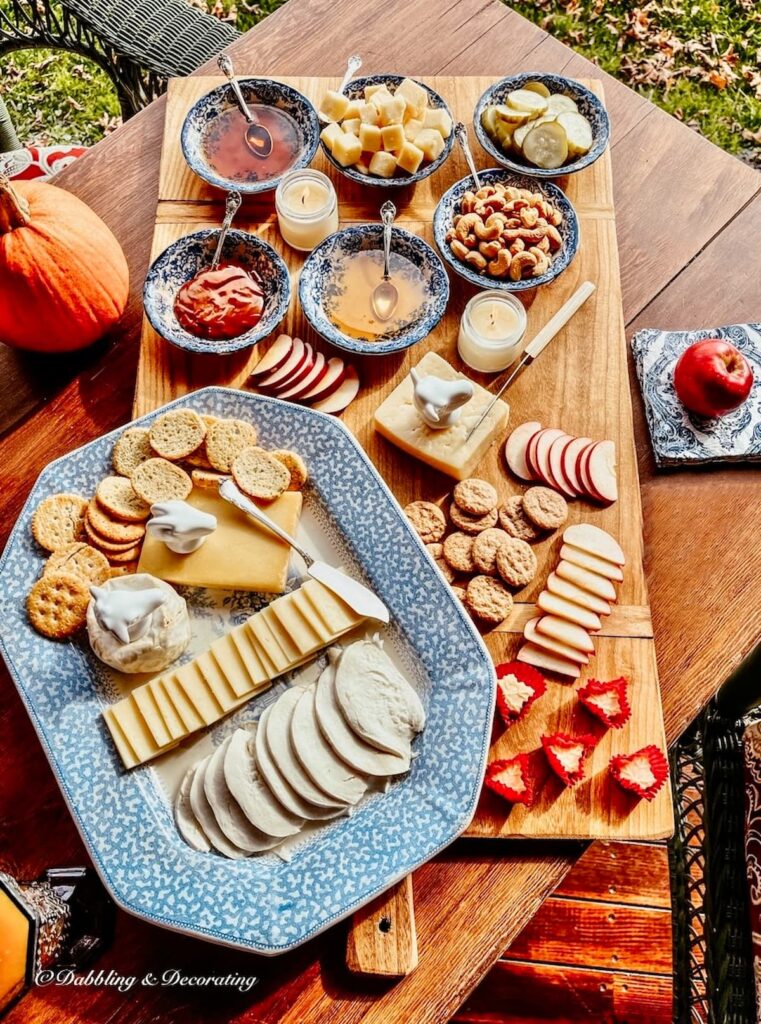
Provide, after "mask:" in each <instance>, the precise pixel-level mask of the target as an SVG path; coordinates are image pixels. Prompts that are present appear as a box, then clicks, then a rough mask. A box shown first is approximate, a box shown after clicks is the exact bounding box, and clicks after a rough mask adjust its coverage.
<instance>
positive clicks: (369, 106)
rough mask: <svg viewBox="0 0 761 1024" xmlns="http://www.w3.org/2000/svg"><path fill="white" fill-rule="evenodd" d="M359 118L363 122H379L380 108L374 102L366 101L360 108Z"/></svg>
mask: <svg viewBox="0 0 761 1024" xmlns="http://www.w3.org/2000/svg"><path fill="white" fill-rule="evenodd" d="M359 119H360V121H361V122H362V124H378V108H377V107H376V106H375V104H374V103H365V104H363V106H361V107H360V108H359Z"/></svg>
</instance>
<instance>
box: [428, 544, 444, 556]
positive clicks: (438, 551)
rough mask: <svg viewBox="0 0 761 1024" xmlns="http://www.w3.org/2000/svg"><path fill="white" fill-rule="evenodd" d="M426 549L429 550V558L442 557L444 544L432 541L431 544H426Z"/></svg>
mask: <svg viewBox="0 0 761 1024" xmlns="http://www.w3.org/2000/svg"><path fill="white" fill-rule="evenodd" d="M426 550H427V551H429V552H430V554H431V558H443V557H444V545H443V544H440V543H439V542H438V541H434V542H433V543H431V544H426Z"/></svg>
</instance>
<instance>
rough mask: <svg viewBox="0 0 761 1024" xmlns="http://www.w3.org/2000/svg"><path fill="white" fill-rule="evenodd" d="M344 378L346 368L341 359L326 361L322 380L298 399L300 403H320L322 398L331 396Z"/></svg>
mask: <svg viewBox="0 0 761 1024" xmlns="http://www.w3.org/2000/svg"><path fill="white" fill-rule="evenodd" d="M345 376H346V366H345V364H344V361H343V359H339V357H338V356H333V357H332V358H331V359H329V360H328V363H327V366H326V367H325V373H324V374H323V376H322V378H321V379H320V380H319V381H318V382H317V384H315V385H314V387H312V388H310V389H309V391H307V392H306V394H303V395H302V396H301V398H300V399H299V401H300V402H307V403H309V402H320V401H322V399H323V398H327V397H328V395H332V394H333V392H334V391H336V390H338V388H340V387H341V384H342V382H343V379H344V377H345Z"/></svg>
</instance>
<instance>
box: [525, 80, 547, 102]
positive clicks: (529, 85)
mask: <svg viewBox="0 0 761 1024" xmlns="http://www.w3.org/2000/svg"><path fill="white" fill-rule="evenodd" d="M521 88H522V89H526V90H528V92H535V93H537V94H538V95H539V96H544V98H545V99H547V100H548V99H549V98H550V96H551V95H552V93H551V92H550V90H549V89H548V88H547V86H546V85H545V84H544V82H526V84H525V85H522V86H521Z"/></svg>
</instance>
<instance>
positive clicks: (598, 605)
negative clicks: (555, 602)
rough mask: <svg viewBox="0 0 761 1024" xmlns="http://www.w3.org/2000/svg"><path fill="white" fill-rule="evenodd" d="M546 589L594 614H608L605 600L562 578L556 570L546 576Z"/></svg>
mask: <svg viewBox="0 0 761 1024" xmlns="http://www.w3.org/2000/svg"><path fill="white" fill-rule="evenodd" d="M577 568H578V566H577ZM611 585H612V584H611ZM547 589H548V590H549V592H550V593H551V594H557V596H558V597H564V598H565V599H566V601H573V602H574V604H580V605H581V607H582V608H588V609H589V611H590V612H594V613H595V614H596V615H610V605H609V604H608V602H607V601H603V599H602V598H601V597H597V596H596V595H595V594H590V593H589V591H588V590H584V588H583V587H580V586H578V585H577V584H576V583H571V581H570V580H565V579H563V577H562V576H558V574H557V573H556V572H551V573H550V575H549V576H548V577H547Z"/></svg>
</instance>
